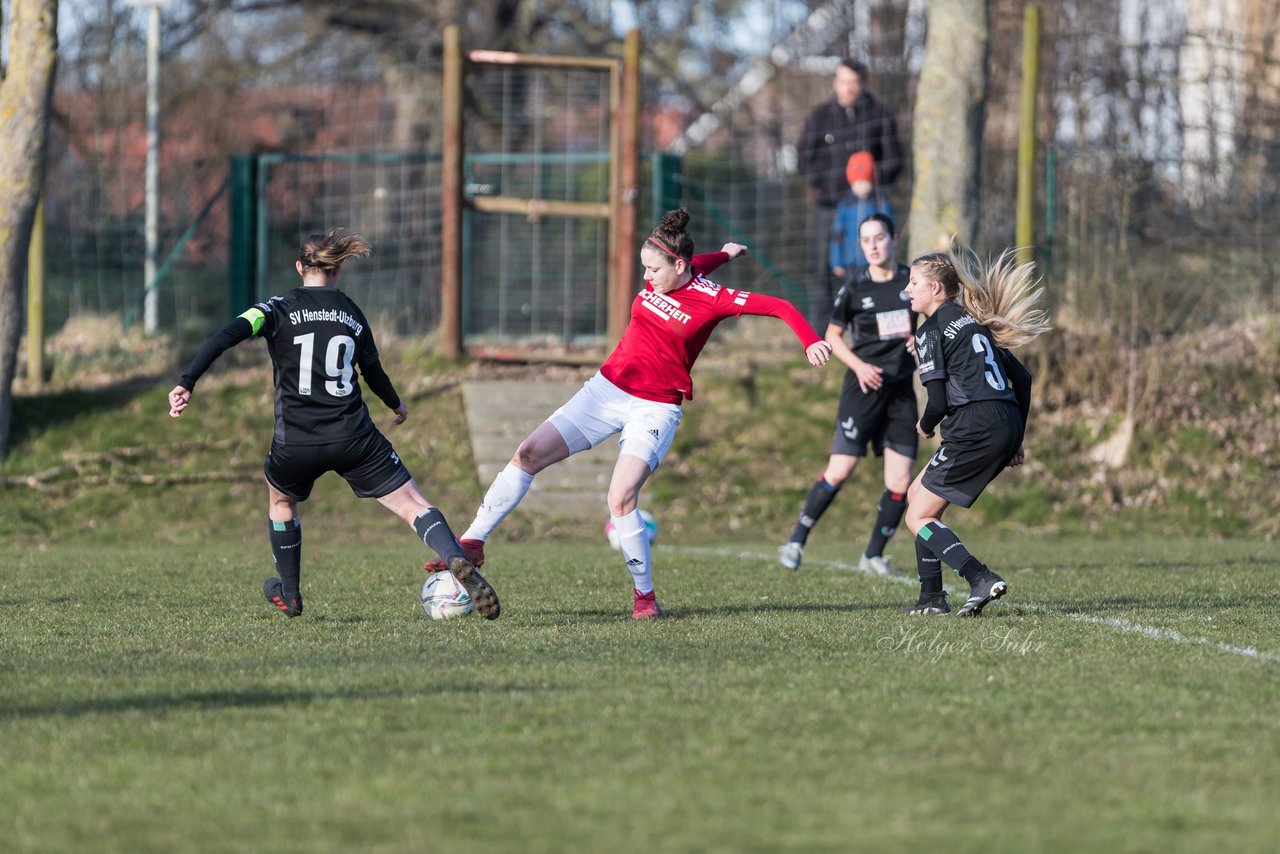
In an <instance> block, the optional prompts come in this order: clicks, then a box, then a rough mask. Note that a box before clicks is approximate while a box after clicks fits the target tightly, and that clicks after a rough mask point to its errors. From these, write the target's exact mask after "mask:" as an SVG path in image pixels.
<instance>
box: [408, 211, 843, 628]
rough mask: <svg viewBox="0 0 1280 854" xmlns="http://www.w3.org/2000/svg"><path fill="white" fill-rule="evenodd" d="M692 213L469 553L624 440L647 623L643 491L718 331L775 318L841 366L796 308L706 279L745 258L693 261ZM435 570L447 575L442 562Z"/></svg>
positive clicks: (621, 482)
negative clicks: (583, 454) (551, 480)
mask: <svg viewBox="0 0 1280 854" xmlns="http://www.w3.org/2000/svg"><path fill="white" fill-rule="evenodd" d="M688 224H689V214H688V212H687V211H685V210H683V209H682V210H675V211H669V212H668V213H667V214H666V215H665V216H663V218H662V223H661V224H660V225H659V226H658V227H657V228H656V229H654V231H653V233H652V234H650V235H649V237H648V238H647V239H646V240H645V242H644V246H643V247H642V248H641V249H640V263H641V264H643V265H644V279H645V287H644V288H643V290H641V291H640V293H639V294H638V295H637V296H636V298H635V302H634V303H632V305H631V321H630V323H628V324H627V328H626V330H625V331H624V332H623V335H622V340H621V341H619V342H618V346H617V348H616V349H615V350H614V351H613V354H612V355H610V356H609V358H608V359H607V360H605V363H604V364H603V365H602V366H601V367H600V370H599V372H598V373H596V375H595V376H593V377H592V378H591V379H589V380H587V382H586V383H584V384H583V386H582V388H581V389H580V390H579V391H578V392H577V394H575V395H574V396H573V397H572V398H571V399H570V400H569V402H568V403H566V404H565V405H564V406H562V407H560V408H559V409H558V410H556V411H555V412H553V413H552V414H551V416H550V417H549V418H548V419H547V420H546V421H544V422H543V423H542V424H541V425H539V426H538V427H537V428H535V429H534V431H533V432H532V433H530V434H529V436H528V438H526V439H525V440H524V441H523V442H521V443H520V447H518V448H516V452H515V454H514V455H513V456H512V457H511V462H510V463H509V464H508V465H507V467H506V468H505V469H503V470H502V471H501V472H499V473H498V476H497V477H496V478H495V479H494V481H493V484H492V485H491V486H490V487H489V490H488V492H486V493H485V497H484V501H483V502H482V503H481V505H480V509H479V510H478V511H477V512H476V518H475V520H474V521H473V522H472V523H471V527H469V528H468V529H467V530H466V531H465V532H464V533H463V535H462V539H461V544H462V547H463V549H464V550H465V551H466V553H467V557H469V558H470V559H471V562H472V563H473V564H475V565H476V566H481V565H483V563H484V541H485V540H486V539H488V537H489V535H490V534H492V533H493V531H494V529H496V528H497V527H498V525H499V523H501V522H502V520H503V519H505V518H506V517H507V515H508V514H509V513H510V512H511V511H512V510H514V509H515V508H516V505H518V504H519V503H520V500H521V499H522V498H524V496H525V493H526V492H528V491H529V485H530V484H531V483H532V482H533V477H534V475H536V474H537V473H538V472H540V471H542V470H543V469H545V468H546V467H547V466H550V465H553V464H555V463H558V462H560V461H561V460H563V459H566V458H567V457H569V456H570V455H571V454H576V453H577V452H579V451H585V450H586V449H588V448H593V447H595V446H596V445H598V444H600V443H601V442H603V441H604V440H605V439H607V438H608V437H610V436H612V435H614V434H616V433H621V434H622V435H621V437H620V439H619V445H620V451H619V454H618V462H617V464H616V465H615V466H614V469H613V477H612V480H611V481H610V483H609V493H608V505H609V515H610V517H611V518H612V520H613V524H614V527H615V528H616V529H617V531H618V535H619V539H620V540H621V545H622V556H623V559H624V560H625V561H626V564H627V569H629V570H630V572H631V577H632V586H633V588H634V591H633V607H632V612H631V616H632V617H633V618H634V619H637V620H643V619H649V618H651V617H657V616H660V615H661V613H662V611H661V609H660V608H659V607H658V602H657V599H656V597H655V595H654V592H653V579H652V575H651V573H650V563H649V537H648V532H647V531H646V530H645V526H644V522H642V521H641V519H640V513H639V511H638V509H637V508H638V505H639V495H640V487H642V486H643V485H644V482H645V481H646V480H647V479H648V478H649V475H650V474H652V473H653V470H654V469H656V468H657V467H658V464H659V463H660V462H661V461H662V457H663V456H664V455H665V454H666V452H667V449H668V448H670V447H671V441H672V439H674V438H675V433H676V427H677V426H678V425H679V424H680V415H681V404H682V403H683V401H685V400H691V399H692V398H693V380H692V379H691V378H690V375H689V372H690V369H691V368H692V367H693V363H694V361H695V360H696V359H697V358H698V354H699V353H700V352H702V348H703V346H704V345H705V344H706V343H707V339H708V338H709V337H710V335H711V332H712V330H714V329H715V328H716V326H717V324H719V323H720V321H722V320H724V319H725V318H729V317H739V316H741V315H744V314H753V315H769V316H772V317H777V318H780V319H782V320H783V321H785V322H786V324H787V325H788V326H790V327H791V329H792V331H793V332H795V334H796V337H797V338H799V339H800V342H801V343H802V344H803V345H804V347H805V356H806V357H807V358H808V359H809V363H810V364H812V365H813V366H814V367H821V366H822V365H825V364H826V363H827V360H828V359H829V358H831V346H830V345H829V344H827V343H826V342H825V341H823V340H822V337H821V336H820V335H818V333H817V332H815V331H814V330H813V328H812V327H811V326H809V324H808V322H806V321H805V319H804V316H803V315H801V314H800V312H799V311H797V310H796V309H795V307H794V306H792V305H791V303H789V302H787V301H786V300H782V299H778V298H777V297H771V296H766V295H764V294H753V293H747V292H745V291H739V290H734V289H732V288H724V287H721V286H720V285H717V284H715V283H714V282H712V281H709V280H708V279H707V278H706V276H705V274H706V273H708V272H710V271H711V270H713V269H715V267H717V266H719V265H720V264H721V263H723V262H724V261H727V260H729V258H731V257H735V256H736V255H738V254H741V252H743V251H745V247H742V246H739V245H737V244H727V245H726V246H725V250H724V251H723V252H722V253H719V254H712V255H700V256H697V258H695V257H694V254H693V238H692V237H690V236H689V233H688V231H686V227H687V226H688ZM427 568H428V569H429V570H433V571H434V570H436V569H438V568H439V567H438V566H437V565H436V562H435V561H432V562H429V563H428V564H427Z"/></svg>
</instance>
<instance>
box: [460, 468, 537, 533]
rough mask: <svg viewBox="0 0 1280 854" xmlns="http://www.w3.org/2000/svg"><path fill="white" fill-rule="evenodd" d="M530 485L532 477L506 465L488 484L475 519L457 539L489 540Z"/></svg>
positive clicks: (522, 470)
mask: <svg viewBox="0 0 1280 854" xmlns="http://www.w3.org/2000/svg"><path fill="white" fill-rule="evenodd" d="M531 483H533V475H531V474H529V473H528V472H527V471H525V470H524V469H521V468H519V467H518V466H517V465H516V464H515V463H507V467H506V468H504V469H503V470H502V471H500V472H498V476H497V477H495V478H494V479H493V483H491V484H489V491H488V492H486V493H485V494H484V501H482V502H480V509H479V510H477V511H476V518H475V519H473V520H472V521H471V527H470V528H467V530H465V531H463V532H462V536H461V537H460V538H459V539H463V540H487V539H489V535H490V534H492V533H493V531H494V529H495V528H497V527H498V525H500V524H502V520H503V519H505V518H507V516H508V515H510V513H511V511H512V510H515V509H516V507H517V506H518V505H519V504H520V500H521V499H522V498H524V495H525V493H526V492H528V491H529V485H530V484H531Z"/></svg>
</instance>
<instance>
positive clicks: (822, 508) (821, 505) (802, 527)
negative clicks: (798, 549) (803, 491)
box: [791, 477, 840, 545]
mask: <svg viewBox="0 0 1280 854" xmlns="http://www.w3.org/2000/svg"><path fill="white" fill-rule="evenodd" d="M839 491H840V487H838V486H832V485H831V484H829V483H827V479H826V478H825V477H820V478H818V482H817V483H815V484H814V485H813V486H812V487H811V488H810V489H809V495H808V497H807V498H805V500H804V509H803V510H801V511H800V521H798V522H796V529H795V530H794V531H792V532H791V542H793V543H800V544H802V545H803V544H804V542H805V540H807V539H809V532H810V531H812V530H813V526H814V525H816V524H818V520H819V519H821V518H822V514H823V513H826V512H827V508H828V507H830V506H831V502H832V501H834V500H835V498H836V493H837V492H839Z"/></svg>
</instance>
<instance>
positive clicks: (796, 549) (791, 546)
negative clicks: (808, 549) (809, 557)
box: [778, 542, 804, 571]
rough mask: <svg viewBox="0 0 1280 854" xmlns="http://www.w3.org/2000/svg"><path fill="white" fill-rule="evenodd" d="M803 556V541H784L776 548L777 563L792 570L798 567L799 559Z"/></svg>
mask: <svg viewBox="0 0 1280 854" xmlns="http://www.w3.org/2000/svg"><path fill="white" fill-rule="evenodd" d="M803 557H804V544H803V543H794V542H793V543H786V544H785V545H783V546H780V547H779V548H778V563H780V564H782V565H783V566H785V567H786V568H787V569H790V570H792V571H794V570H797V569H799V568H800V560H801V558H803Z"/></svg>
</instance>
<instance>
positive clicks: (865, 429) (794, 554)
mask: <svg viewBox="0 0 1280 854" xmlns="http://www.w3.org/2000/svg"><path fill="white" fill-rule="evenodd" d="M858 242H859V245H860V246H861V247H862V252H863V255H864V256H865V257H866V259H867V262H868V263H867V266H865V267H855V268H854V269H853V270H852V271H851V273H850V275H849V276H848V279H847V280H846V281H845V283H844V285H843V286H842V287H841V288H840V291H839V293H837V294H836V298H835V303H834V305H833V307H832V310H831V320H830V322H829V323H828V324H827V332H826V341H827V343H828V344H830V345H831V350H832V355H834V356H835V357H836V358H837V359H839V360H840V361H841V362H843V363H844V364H845V365H846V366H847V367H848V368H849V370H848V371H847V372H846V373H845V377H844V388H843V389H842V390H841V392H840V405H839V408H838V409H837V412H836V430H835V439H834V440H833V441H832V445H831V456H830V457H829V458H828V460H827V467H826V469H825V470H824V471H823V472H822V475H821V476H820V477H819V478H818V480H817V482H816V483H814V485H813V486H812V487H811V488H810V489H809V494H808V496H807V497H806V498H805V502H804V509H803V510H801V512H800V518H799V520H797V522H796V526H795V529H794V530H793V531H792V532H791V537H790V539H789V540H788V541H787V542H786V543H784V544H783V545H782V547H781V548H779V549H778V562H779V563H781V564H782V565H783V566H785V567H786V568H787V569H799V568H800V561H801V558H802V557H803V555H804V546H805V542H806V541H807V540H808V539H809V534H810V532H812V531H813V528H814V526H815V525H817V524H818V520H819V519H821V518H822V514H823V513H825V512H826V510H827V508H828V507H830V506H831V502H832V501H834V500H835V497H836V493H837V492H839V491H840V487H841V486H843V485H844V482H845V481H846V480H848V478H849V476H850V475H852V474H853V471H854V469H856V468H857V467H858V463H859V461H860V460H861V459H862V458H863V457H865V456H866V454H867V444H868V443H870V445H871V448H872V450H873V451H874V452H875V454H876V456H880V457H884V487H885V488H884V494H883V495H881V496H880V503H879V505H878V506H877V507H876V521H875V525H874V526H873V528H872V530H871V537H870V539H869V540H868V541H867V545H866V548H865V549H863V551H862V556H861V557H860V558H859V559H858V568H859V569H861V570H862V571H863V572H869V573H872V574H874V575H888V574H890V571H891V570H890V568H889V559H888V558H887V557H885V554H884V547H885V544H886V543H887V542H888V541H889V538H890V537H892V536H893V534H894V532H895V531H896V530H897V527H898V523H899V522H901V521H902V514H903V511H904V510H905V509H906V506H907V487H908V486H909V485H910V484H911V469H912V466H913V465H914V463H915V459H916V449H917V448H918V446H919V441H920V440H919V438H918V437H917V436H916V416H917V415H918V409H917V407H916V393H915V386H914V374H915V369H916V364H915V360H914V359H912V357H911V349H912V347H913V344H914V341H913V340H912V333H913V332H914V331H915V322H916V315H915V312H913V311H911V310H910V307H909V305H908V300H907V297H906V295H905V294H904V293H903V289H904V288H905V287H906V286H907V277H908V273H909V271H908V269H907V267H906V266H905V265H903V264H899V263H898V261H897V257H896V255H895V250H896V248H897V245H898V240H897V232H896V230H895V228H894V224H893V220H892V219H891V218H890V217H889V216H888V215H886V214H884V213H873V214H871V215H870V216H868V217H867V218H865V219H864V220H862V222H861V223H860V224H859V225H858ZM846 329H848V330H850V332H851V340H852V346H850V345H848V344H845V342H844V333H845V330H846Z"/></svg>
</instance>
